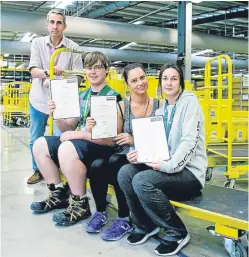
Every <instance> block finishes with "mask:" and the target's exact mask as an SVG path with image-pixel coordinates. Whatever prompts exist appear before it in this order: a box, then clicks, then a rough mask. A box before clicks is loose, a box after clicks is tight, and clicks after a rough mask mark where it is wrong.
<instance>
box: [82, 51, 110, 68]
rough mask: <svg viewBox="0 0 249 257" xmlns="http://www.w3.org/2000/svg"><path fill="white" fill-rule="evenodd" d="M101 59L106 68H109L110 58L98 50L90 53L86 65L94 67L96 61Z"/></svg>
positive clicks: (85, 60) (86, 58) (85, 61)
mask: <svg viewBox="0 0 249 257" xmlns="http://www.w3.org/2000/svg"><path fill="white" fill-rule="evenodd" d="M98 61H100V62H101V63H102V65H104V67H105V69H107V68H108V66H109V65H108V64H109V62H108V60H107V58H106V56H105V55H104V54H103V53H101V52H98V51H95V52H91V53H88V54H87V55H86V57H85V59H84V67H85V68H86V67H92V66H93V65H94V64H95V63H96V62H98Z"/></svg>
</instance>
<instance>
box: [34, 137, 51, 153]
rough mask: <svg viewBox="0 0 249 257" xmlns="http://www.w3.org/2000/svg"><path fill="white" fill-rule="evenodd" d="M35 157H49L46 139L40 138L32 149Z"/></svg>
mask: <svg viewBox="0 0 249 257" xmlns="http://www.w3.org/2000/svg"><path fill="white" fill-rule="evenodd" d="M32 151H33V154H34V156H35V157H39V156H44V155H49V151H48V144H47V141H46V139H45V138H44V137H39V138H38V139H37V140H36V141H35V142H34V144H33V148H32Z"/></svg>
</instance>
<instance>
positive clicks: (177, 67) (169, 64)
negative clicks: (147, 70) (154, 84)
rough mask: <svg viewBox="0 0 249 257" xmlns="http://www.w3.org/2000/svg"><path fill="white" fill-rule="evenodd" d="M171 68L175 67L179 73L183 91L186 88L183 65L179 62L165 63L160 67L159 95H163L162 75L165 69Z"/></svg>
mask: <svg viewBox="0 0 249 257" xmlns="http://www.w3.org/2000/svg"><path fill="white" fill-rule="evenodd" d="M169 68H173V69H175V70H176V71H177V72H178V73H179V77H180V87H181V89H182V92H183V91H184V89H185V83H184V75H183V71H182V69H181V67H180V66H179V65H177V64H174V63H167V64H164V65H163V66H162V67H161V69H160V73H159V81H158V95H162V76H163V72H164V71H165V70H167V69H169Z"/></svg>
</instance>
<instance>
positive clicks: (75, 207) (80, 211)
mask: <svg viewBox="0 0 249 257" xmlns="http://www.w3.org/2000/svg"><path fill="white" fill-rule="evenodd" d="M91 215H92V214H91V211H90V206H89V202H88V198H87V197H84V198H83V199H82V200H80V197H79V196H78V195H71V199H70V205H69V206H68V208H67V209H66V210H65V211H64V212H60V213H55V214H54V216H53V221H54V222H56V223H57V224H58V225H62V226H70V225H73V224H75V223H77V222H79V221H81V220H85V219H88V218H89V217H90V216H91Z"/></svg>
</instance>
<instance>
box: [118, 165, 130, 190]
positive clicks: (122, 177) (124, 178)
mask: <svg viewBox="0 0 249 257" xmlns="http://www.w3.org/2000/svg"><path fill="white" fill-rule="evenodd" d="M131 181H132V177H131V174H130V164H126V165H124V166H123V167H121V169H120V170H119V172H118V183H119V186H120V187H121V188H125V187H126V186H127V185H129V184H130V183H131Z"/></svg>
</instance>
